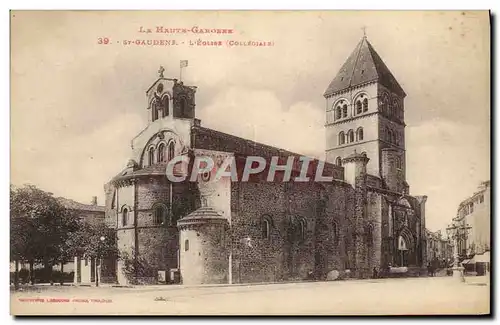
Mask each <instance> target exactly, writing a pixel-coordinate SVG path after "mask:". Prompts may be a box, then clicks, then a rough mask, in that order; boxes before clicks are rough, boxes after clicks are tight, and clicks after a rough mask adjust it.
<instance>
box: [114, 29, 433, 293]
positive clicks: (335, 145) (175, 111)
mask: <svg viewBox="0 0 500 325" xmlns="http://www.w3.org/2000/svg"><path fill="white" fill-rule="evenodd" d="M159 72H160V76H159V78H158V79H157V80H156V81H155V82H154V83H153V84H152V85H151V87H150V88H149V89H148V90H147V92H146V97H147V98H146V100H147V109H146V108H145V109H144V110H143V113H144V114H146V115H147V117H148V124H147V125H146V126H145V128H144V129H143V130H142V131H141V132H140V133H139V134H137V135H136V136H135V137H134V138H133V139H132V142H131V154H130V155H131V156H130V161H129V163H128V164H127V166H126V168H125V169H123V170H122V171H121V172H120V173H119V174H117V175H116V176H115V177H114V178H113V179H111V180H110V181H109V182H108V183H107V184H106V185H105V194H106V211H105V213H106V215H105V218H106V223H107V224H108V226H110V227H113V228H115V229H116V240H117V245H118V248H119V251H120V258H119V259H117V260H115V261H108V262H107V266H108V267H107V270H108V272H113V273H116V278H117V281H118V282H119V283H121V284H126V283H129V282H134V283H158V282H161V283H175V282H179V281H181V282H182V283H184V284H205V283H252V282H279V281H300V280H303V279H305V278H306V277H311V276H312V277H314V278H315V279H325V278H326V275H327V274H328V272H330V271H332V270H338V271H339V272H344V271H346V270H350V272H349V273H350V274H351V276H354V277H359V278H365V277H370V276H371V275H372V272H373V269H374V268H375V269H377V270H380V271H382V270H387V269H389V267H398V266H399V267H403V266H404V267H406V268H401V269H405V270H412V269H420V268H421V267H422V266H424V265H425V263H426V244H425V202H426V199H427V197H426V196H411V195H410V187H409V185H408V183H407V182H406V148H405V122H404V99H405V96H406V93H405V92H404V90H403V89H402V87H401V86H400V84H399V83H398V81H397V80H396V79H395V77H394V76H393V75H392V73H391V72H390V71H389V69H388V68H387V66H386V65H385V63H384V62H383V61H382V59H381V58H380V56H379V55H378V54H377V52H376V51H375V49H374V48H373V46H372V45H371V44H370V43H369V41H368V40H367V38H366V37H363V38H362V39H361V41H360V42H359V44H358V45H357V46H356V48H355V49H354V51H353V52H352V54H351V55H350V56H349V57H348V58H347V61H346V62H345V63H344V64H343V65H342V67H341V68H340V71H339V72H338V73H337V75H336V76H335V78H333V80H332V82H331V83H330V84H329V85H328V87H327V90H326V92H325V93H324V94H323V96H324V97H325V99H326V102H327V105H326V107H327V108H326V112H325V114H326V124H325V126H323V125H318V127H325V128H326V162H325V163H324V170H323V175H328V176H331V177H333V180H331V181H309V182H294V181H290V182H282V181H274V182H268V181H267V180H266V177H265V176H267V173H264V176H263V175H252V176H253V177H252V178H251V179H249V181H247V182H243V181H237V182H234V181H231V180H229V179H225V178H222V179H220V180H218V181H217V182H214V181H211V178H212V175H211V173H210V172H206V173H203V174H201V175H199V177H198V179H197V181H196V182H190V181H183V182H170V181H169V179H168V178H167V176H166V166H167V163H168V162H169V161H170V160H171V159H173V158H174V157H177V156H186V157H189V158H193V157H196V156H210V157H213V158H214V159H215V160H216V161H220V160H221V159H223V158H225V157H234V159H235V161H236V162H237V165H238V166H239V167H238V168H241V166H242V165H244V164H245V158H246V157H248V156H259V157H263V158H265V159H266V160H270V159H271V158H272V157H279V161H280V162H281V163H285V162H286V160H287V158H288V157H290V156H297V157H300V156H301V155H300V154H299V153H293V152H289V151H287V150H283V149H280V148H275V147H272V146H269V145H265V144H261V143H256V142H254V141H251V140H247V139H243V138H239V137H236V136H233V135H230V134H226V133H222V132H219V131H216V130H213V129H209V128H206V127H204V126H203V125H202V121H200V120H199V119H196V101H195V94H196V87H194V86H188V85H185V84H183V82H181V81H179V80H177V79H170V78H166V77H164V76H163V72H162V71H161V70H160V71H159ZM318 95H319V94H318ZM190 161H192V159H191V160H190ZM319 163H321V162H319V161H317V160H312V163H311V166H312V168H310V169H308V170H307V175H308V176H314V174H315V169H314V168H313V167H314V166H317V165H318V164H319ZM298 172H299V170H298V169H297V168H294V169H293V170H292V174H298ZM172 173H173V174H176V175H180V176H182V175H184V174H185V173H186V171H185V170H182V169H179V168H177V169H174V170H173V171H172ZM131 265H132V266H134V267H131Z"/></svg>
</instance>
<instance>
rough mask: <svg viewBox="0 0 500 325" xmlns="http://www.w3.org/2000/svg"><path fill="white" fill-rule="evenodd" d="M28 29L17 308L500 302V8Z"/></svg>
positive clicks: (13, 206) (46, 21)
mask: <svg viewBox="0 0 500 325" xmlns="http://www.w3.org/2000/svg"><path fill="white" fill-rule="evenodd" d="M10 24H11V32H10V37H11V48H10V57H11V188H10V298H11V301H10V303H11V314H13V315H353V316H355V315H439V314H442V315H488V314H490V271H491V270H490V252H491V249H492V247H491V246H490V243H491V241H490V217H491V214H490V213H491V195H490V193H491V183H490V13H489V12H488V11H11V13H10Z"/></svg>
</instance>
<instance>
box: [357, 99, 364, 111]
mask: <svg viewBox="0 0 500 325" xmlns="http://www.w3.org/2000/svg"><path fill="white" fill-rule="evenodd" d="M361 113H363V104H362V103H361V100H360V99H358V100H357V101H356V114H361Z"/></svg>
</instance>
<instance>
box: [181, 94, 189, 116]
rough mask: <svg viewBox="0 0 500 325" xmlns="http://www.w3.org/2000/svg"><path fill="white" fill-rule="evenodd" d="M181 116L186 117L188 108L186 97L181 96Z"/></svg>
mask: <svg viewBox="0 0 500 325" xmlns="http://www.w3.org/2000/svg"><path fill="white" fill-rule="evenodd" d="M180 105H181V117H187V108H188V103H187V99H186V97H182V98H181V102H180Z"/></svg>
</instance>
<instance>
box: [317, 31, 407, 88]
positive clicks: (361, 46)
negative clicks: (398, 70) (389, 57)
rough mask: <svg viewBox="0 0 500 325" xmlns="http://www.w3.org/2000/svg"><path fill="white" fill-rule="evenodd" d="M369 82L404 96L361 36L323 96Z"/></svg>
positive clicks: (375, 53)
mask: <svg viewBox="0 0 500 325" xmlns="http://www.w3.org/2000/svg"><path fill="white" fill-rule="evenodd" d="M370 81H378V82H380V83H381V84H382V85H384V86H385V87H387V88H389V89H391V90H392V91H394V92H395V93H397V94H399V95H401V96H406V93H405V92H404V90H403V88H401V86H400V85H399V83H398V82H397V80H396V78H394V76H393V75H392V73H391V71H390V70H389V68H387V66H386V65H385V63H384V61H382V59H381V58H380V56H379V55H378V53H377V52H376V51H375V49H374V48H373V46H372V45H371V44H370V42H368V39H367V38H366V36H363V38H362V39H361V41H360V42H359V43H358V45H357V46H356V48H355V49H354V51H353V52H352V53H351V55H350V56H349V58H348V59H347V61H346V62H345V63H344V65H342V68H340V71H339V72H338V73H337V75H336V76H335V78H333V80H332V82H331V83H330V85H329V86H328V88H327V89H326V91H325V93H324V96H325V97H327V96H330V95H332V94H334V93H336V92H339V91H342V90H345V89H347V88H349V87H354V86H357V85H361V84H364V83H367V82H370Z"/></svg>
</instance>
